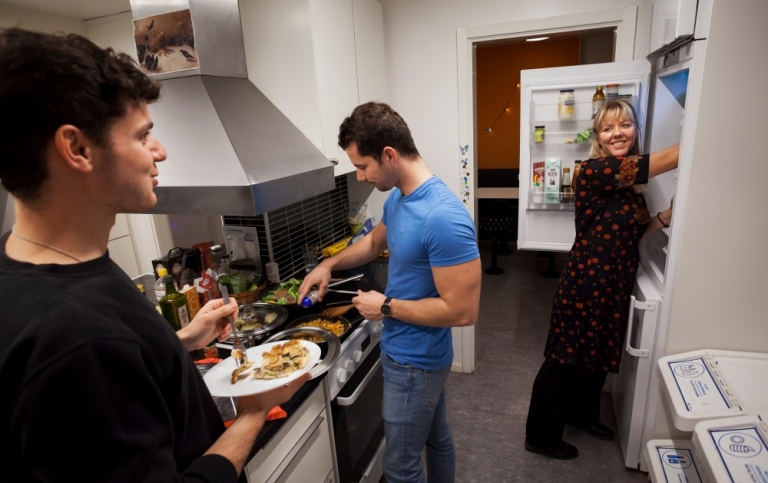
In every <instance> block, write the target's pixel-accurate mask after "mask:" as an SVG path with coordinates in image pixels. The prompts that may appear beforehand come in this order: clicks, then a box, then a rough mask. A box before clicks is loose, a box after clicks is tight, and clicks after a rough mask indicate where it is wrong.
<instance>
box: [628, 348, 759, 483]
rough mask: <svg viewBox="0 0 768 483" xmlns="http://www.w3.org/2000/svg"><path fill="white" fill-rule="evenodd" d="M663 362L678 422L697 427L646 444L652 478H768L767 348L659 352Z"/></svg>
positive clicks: (691, 481) (691, 482)
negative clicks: (677, 436)
mask: <svg viewBox="0 0 768 483" xmlns="http://www.w3.org/2000/svg"><path fill="white" fill-rule="evenodd" d="M658 365H659V369H660V372H661V375H662V384H661V386H662V388H663V391H664V395H665V397H666V399H667V402H668V403H669V404H668V405H667V406H668V408H669V412H670V414H671V416H672V420H673V422H674V425H675V427H676V428H678V429H680V430H682V431H692V433H691V438H690V439H687V440H683V439H678V440H675V441H672V440H651V441H649V442H648V443H647V445H646V448H645V450H644V453H643V455H644V458H645V461H646V463H647V464H648V467H649V477H650V479H651V481H653V482H655V483H661V482H664V483H666V482H670V481H686V482H688V483H698V482H713V481H716V482H720V481H731V482H736V483H746V482H750V483H751V482H753V481H765V479H766V478H768V471H766V468H768V443H766V442H767V441H768V421H767V419H768V418H766V416H767V415H768V386H766V384H765V381H766V380H767V378H768V354H765V353H758V352H739V351H726V350H714V349H703V350H698V351H692V352H686V353H682V354H674V355H669V356H665V357H662V358H660V359H659V362H658ZM756 476H757V477H758V479H757V480H755V479H754V478H755V477H756ZM760 478H762V479H760Z"/></svg>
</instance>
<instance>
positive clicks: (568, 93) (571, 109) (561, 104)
mask: <svg viewBox="0 0 768 483" xmlns="http://www.w3.org/2000/svg"><path fill="white" fill-rule="evenodd" d="M575 117H576V96H575V95H574V94H573V89H561V90H560V97H559V98H558V102H557V118H558V119H560V120H561V121H570V120H573V119H574V118H575Z"/></svg>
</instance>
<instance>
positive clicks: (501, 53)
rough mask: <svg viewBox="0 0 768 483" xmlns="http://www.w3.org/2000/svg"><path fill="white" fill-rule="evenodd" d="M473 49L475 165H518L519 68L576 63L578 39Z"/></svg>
mask: <svg viewBox="0 0 768 483" xmlns="http://www.w3.org/2000/svg"><path fill="white" fill-rule="evenodd" d="M476 52H477V56H476V68H477V141H478V142H477V154H478V168H479V169H483V168H485V169H500V168H514V169H518V168H519V167H520V89H519V88H518V87H517V84H518V82H520V71H521V70H526V69H540V68H542V67H561V66H566V65H578V64H579V39H578V38H569V39H556V40H544V41H542V42H527V43H519V44H508V45H496V46H487V47H484V46H479V47H477V51H476ZM510 96H511V97H510ZM505 106H507V107H508V108H509V110H508V111H504V107H505ZM497 118H498V120H497ZM491 126H493V128H492V130H491V132H487V131H485V128H487V127H491Z"/></svg>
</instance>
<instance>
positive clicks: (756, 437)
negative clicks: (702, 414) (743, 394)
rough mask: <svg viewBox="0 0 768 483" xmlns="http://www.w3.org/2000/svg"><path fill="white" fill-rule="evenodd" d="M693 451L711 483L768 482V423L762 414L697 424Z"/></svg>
mask: <svg viewBox="0 0 768 483" xmlns="http://www.w3.org/2000/svg"><path fill="white" fill-rule="evenodd" d="M766 415H768V414H766ZM693 448H694V453H695V454H696V455H698V460H699V462H700V466H701V468H702V470H703V473H704V474H705V475H706V478H707V479H708V480H709V481H732V482H734V483H747V482H749V483H752V482H754V481H766V480H768V421H767V420H766V418H765V417H763V416H761V415H760V414H750V415H747V416H739V417H735V418H723V419H713V420H708V421H703V422H701V423H699V424H697V425H696V428H695V430H694V432H693Z"/></svg>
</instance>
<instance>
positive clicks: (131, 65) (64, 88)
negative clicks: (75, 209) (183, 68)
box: [0, 28, 160, 200]
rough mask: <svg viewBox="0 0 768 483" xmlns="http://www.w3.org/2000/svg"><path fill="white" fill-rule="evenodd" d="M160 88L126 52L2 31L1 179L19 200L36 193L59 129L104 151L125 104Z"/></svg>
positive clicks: (75, 38) (73, 39) (78, 39)
mask: <svg viewBox="0 0 768 483" xmlns="http://www.w3.org/2000/svg"><path fill="white" fill-rule="evenodd" d="M159 96H160V85H159V84H158V83H157V82H155V81H153V80H151V79H150V78H149V77H147V76H146V75H145V74H144V73H143V72H142V71H141V70H139V68H138V66H137V65H136V62H135V61H134V60H133V59H132V58H131V57H130V56H128V55H127V54H122V53H120V54H118V53H115V52H114V51H113V50H112V49H111V48H108V49H102V48H101V47H99V46H97V45H96V44H94V43H93V42H91V41H90V40H88V39H86V38H85V37H82V36H80V35H76V34H69V35H65V34H55V35H52V34H44V33H37V32H30V31H26V30H22V29H18V28H10V29H5V30H2V31H0V180H2V184H3V186H4V187H5V189H7V190H8V191H9V192H11V193H12V194H13V195H14V196H16V197H17V198H19V199H22V200H32V199H35V198H37V197H38V196H39V195H40V191H41V186H42V185H43V183H44V182H45V180H46V178H47V177H48V168H47V166H46V158H45V153H46V150H47V149H48V147H49V145H50V143H51V141H52V139H53V135H54V133H55V132H56V130H57V129H58V128H59V127H60V126H62V125H65V124H72V125H73V126H76V127H77V128H79V129H80V130H82V131H83V132H84V133H85V135H86V136H88V138H89V139H90V140H91V141H92V142H93V143H95V144H97V145H98V146H106V145H107V143H108V142H109V139H107V135H108V132H109V130H110V129H111V127H112V126H113V124H114V122H115V121H117V120H118V119H119V118H121V117H122V116H124V115H125V113H126V112H127V111H128V107H129V105H130V104H133V105H134V106H138V105H139V104H141V102H142V101H143V102H146V103H151V102H154V101H156V100H157V99H158V97H159Z"/></svg>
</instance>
